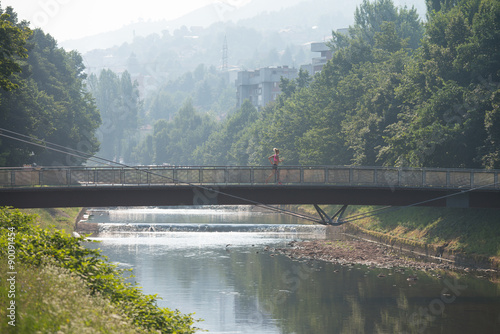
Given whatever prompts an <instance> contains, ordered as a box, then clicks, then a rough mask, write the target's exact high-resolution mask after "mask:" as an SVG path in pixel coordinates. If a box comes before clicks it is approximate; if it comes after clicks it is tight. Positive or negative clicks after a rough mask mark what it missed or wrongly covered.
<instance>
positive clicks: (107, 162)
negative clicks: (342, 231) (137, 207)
mask: <svg viewBox="0 0 500 334" xmlns="http://www.w3.org/2000/svg"><path fill="white" fill-rule="evenodd" d="M4 131H5V132H8V133H11V134H14V135H17V136H20V137H24V138H27V139H31V140H36V141H39V142H42V143H43V144H40V143H35V142H33V141H28V140H24V139H21V138H16V137H13V136H9V135H6V134H4V133H2V132H4ZM0 136H3V137H6V138H10V139H13V140H17V141H20V142H23V143H26V144H30V145H34V146H38V147H42V148H45V149H48V150H52V151H55V152H59V153H62V154H67V155H70V156H73V157H77V158H80V159H87V160H90V161H93V162H96V163H101V164H104V165H108V166H111V167H114V166H120V167H124V168H130V169H134V170H136V171H139V172H142V173H146V174H149V175H154V176H158V177H161V178H165V179H168V180H170V181H172V182H175V183H180V184H186V185H189V186H191V187H193V188H197V189H202V190H205V191H208V192H210V193H216V194H219V195H224V196H228V197H231V198H234V199H238V200H241V201H245V202H247V203H249V204H252V205H255V206H258V207H262V208H265V209H269V210H271V211H274V212H278V213H282V214H286V215H289V216H294V217H297V218H301V219H304V220H308V221H312V222H315V223H322V221H320V220H318V219H317V218H314V217H311V216H308V215H305V214H301V213H298V212H294V211H290V210H286V209H282V208H279V207H275V206H272V205H269V204H264V203H260V202H257V201H253V200H251V199H248V198H244V197H240V196H236V195H232V194H229V193H225V192H223V191H220V190H217V189H214V188H211V187H207V186H203V185H199V184H194V183H192V182H188V181H183V180H180V179H176V178H173V177H168V176H166V175H162V174H158V173H155V172H152V171H149V170H144V169H142V168H139V167H137V166H129V165H127V164H123V163H120V162H116V161H113V160H110V159H106V158H102V157H98V156H96V155H91V154H88V153H85V152H82V151H79V150H77V149H73V148H69V147H66V146H62V145H59V144H55V143H51V142H49V141H46V140H42V139H37V138H33V137H30V136H27V135H23V134H21V133H18V132H14V131H11V130H7V129H3V128H0ZM48 145H52V146H55V147H59V148H61V149H57V148H54V147H50V146H48ZM64 150H68V151H72V152H76V153H71V152H68V151H64Z"/></svg>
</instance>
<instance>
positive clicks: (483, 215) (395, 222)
mask: <svg viewBox="0 0 500 334" xmlns="http://www.w3.org/2000/svg"><path fill="white" fill-rule="evenodd" d="M339 208H340V206H336V205H332V206H325V207H324V208H323V209H324V210H325V211H326V212H327V213H329V214H330V215H333V214H334V213H335V212H336V211H337V210H338V209H339ZM378 208H379V207H376V206H350V207H348V209H347V211H346V213H345V214H344V217H350V216H354V215H357V214H362V213H368V212H372V211H374V210H376V209H378ZM306 210H307V211H308V212H310V213H315V209H314V208H312V209H311V208H306ZM351 224H353V225H355V226H357V227H360V228H362V229H363V230H366V231H373V232H378V233H382V234H385V235H387V236H390V237H395V238H400V239H404V240H408V241H414V242H418V243H421V244H426V245H435V246H439V247H444V248H445V249H446V250H448V251H453V252H459V253H463V254H467V255H482V256H486V257H490V258H495V259H497V260H500V210H495V209H461V208H432V207H407V208H397V207H395V208H391V209H388V210H385V211H379V212H377V214H376V215H373V216H370V217H367V218H363V219H359V220H354V221H352V222H351Z"/></svg>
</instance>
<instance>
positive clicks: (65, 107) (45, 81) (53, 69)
mask: <svg viewBox="0 0 500 334" xmlns="http://www.w3.org/2000/svg"><path fill="white" fill-rule="evenodd" d="M8 11H9V13H10V23H11V25H12V26H13V27H17V28H18V29H21V30H23V29H24V28H25V27H26V26H27V23H26V22H21V23H18V22H17V15H15V13H14V12H13V11H12V9H8ZM2 37H5V36H2ZM26 48H27V49H28V57H27V58H26V59H25V60H23V61H22V62H19V63H18V64H19V66H20V68H21V69H22V71H21V72H18V73H12V75H11V77H10V80H11V82H12V84H14V85H15V86H16V87H18V88H17V89H16V90H12V91H5V90H0V100H1V101H2V108H0V121H1V124H2V125H3V126H4V127H6V128H7V129H9V130H10V131H14V132H17V133H19V134H23V135H26V136H30V137H32V138H37V139H39V140H40V142H41V143H43V140H46V141H49V142H52V143H55V144H59V145H62V146H65V147H68V148H73V149H76V150H78V151H81V152H83V153H84V154H90V155H92V154H94V153H95V152H96V151H97V150H98V148H99V142H98V140H97V138H96V136H95V130H96V129H97V127H98V126H99V124H100V122H101V119H100V117H99V113H98V112H97V110H96V107H95V104H94V102H93V99H92V97H91V96H90V94H88V92H87V91H86V89H85V81H84V80H85V74H84V73H83V69H84V66H83V63H82V58H81V56H80V55H79V54H78V53H77V52H75V51H70V52H66V51H65V50H64V49H62V48H59V47H58V46H57V42H56V41H55V39H54V38H52V37H51V36H50V35H48V34H45V33H44V32H43V31H42V30H40V29H36V30H34V31H33V32H32V34H31V35H30V36H29V38H28V39H27V40H26ZM0 151H1V152H2V154H1V156H0V165H3V166H20V165H22V164H25V163H32V162H36V163H37V164H40V165H57V166H60V165H81V164H82V163H84V162H85V161H86V160H87V159H86V158H85V157H83V156H82V157H78V158H77V157H75V156H70V155H64V154H61V153H58V152H55V151H52V150H49V149H45V148H44V147H43V145H42V147H35V146H33V145H28V144H25V143H20V142H17V141H13V140H2V141H0ZM82 155H83V154H82Z"/></svg>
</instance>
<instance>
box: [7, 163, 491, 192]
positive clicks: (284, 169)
mask: <svg viewBox="0 0 500 334" xmlns="http://www.w3.org/2000/svg"><path fill="white" fill-rule="evenodd" d="M271 172H272V169H271V167H238V166H234V167H233V166H140V167H130V168H128V167H20V168H0V187H3V188H6V187H9V188H12V187H40V186H68V187H71V186H132V185H142V186H156V185H179V184H197V185H230V184H231V185H233V184H234V185H238V184H241V185H266V179H267V178H268V177H269V175H270V174H271ZM499 172H500V171H499V170H480V169H439V168H390V167H357V166H280V181H281V182H282V184H284V185H318V186H325V185H327V186H364V187H413V188H449V189H471V188H479V187H480V188H491V189H500V185H499V183H498V181H499V180H498V176H499ZM274 181H275V180H274V179H272V178H271V179H270V183H269V184H274Z"/></svg>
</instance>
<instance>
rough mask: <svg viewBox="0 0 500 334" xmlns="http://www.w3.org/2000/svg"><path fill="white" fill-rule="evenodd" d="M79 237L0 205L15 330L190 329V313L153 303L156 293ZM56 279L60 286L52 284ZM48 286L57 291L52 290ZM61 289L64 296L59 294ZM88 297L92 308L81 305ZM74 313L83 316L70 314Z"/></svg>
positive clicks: (2, 255) (1, 249)
mask: <svg viewBox="0 0 500 334" xmlns="http://www.w3.org/2000/svg"><path fill="white" fill-rule="evenodd" d="M84 243H85V238H84V237H72V236H70V235H68V234H66V233H65V232H64V230H49V229H43V228H41V227H39V226H37V225H36V217H35V216H34V215H27V214H23V213H21V212H20V211H19V210H14V209H9V208H0V259H1V260H2V265H1V268H4V269H5V270H3V271H2V272H3V273H5V272H7V270H6V268H5V267H4V266H5V264H7V263H8V261H7V257H8V255H9V252H8V251H9V249H13V250H14V251H13V252H11V253H13V254H14V255H15V260H14V264H13V266H14V268H17V269H18V271H19V273H20V281H18V282H17V283H16V289H17V291H16V293H17V295H16V296H17V297H16V302H17V301H19V304H18V308H17V317H18V318H17V324H18V325H19V327H17V328H21V329H22V330H24V331H22V330H21V332H26V333H27V332H30V333H34V332H37V331H38V330H42V331H46V332H57V331H59V330H64V331H65V332H69V333H81V331H79V330H81V328H76V327H74V326H75V325H76V324H83V325H84V327H86V328H91V329H92V330H94V331H95V330H97V329H98V328H103V329H106V330H109V331H110V332H112V330H111V329H110V328H114V327H116V328H121V327H123V328H125V329H126V330H127V331H126V332H157V331H159V332H161V333H194V331H195V328H193V326H192V325H193V323H194V319H193V318H192V316H191V315H183V314H181V313H180V312H179V311H178V310H170V309H167V308H160V307H158V306H157V304H156V296H154V295H153V296H152V295H145V294H143V293H142V291H141V289H140V288H139V287H137V286H136V285H135V283H129V282H126V281H125V279H124V277H123V276H122V273H123V271H122V270H118V269H117V268H116V266H115V265H113V264H111V263H110V262H108V261H107V259H106V258H105V257H103V256H101V255H100V251H99V250H98V249H90V248H87V247H85V244H84ZM9 244H10V245H11V247H9ZM10 255H12V254H10ZM11 269H12V268H11ZM24 269H26V271H24ZM37 276H38V278H35V277H37ZM42 278H46V279H47V280H42ZM3 281H4V282H2V284H1V286H0V291H1V292H2V293H1V295H2V296H4V297H6V296H7V294H6V291H7V290H6V289H8V287H7V282H5V280H3ZM21 282H26V285H21ZM62 285H65V286H66V288H65V289H62V290H58V288H59V287H61V286H62ZM51 292H54V293H55V294H58V295H59V296H52V295H50V293H51ZM65 292H67V293H68V296H64V295H62V294H63V293H65ZM33 296H36V298H32V297H33ZM90 297H92V298H90ZM94 297H95V298H94ZM72 299H73V300H74V301H75V304H74V305H75V306H76V309H78V310H76V309H75V313H74V314H72V313H70V312H69V309H68V308H67V304H68V302H69V300H72ZM89 300H92V303H94V304H95V306H96V307H98V309H96V310H91V309H89V308H88V305H86V302H87V301H89ZM0 303H1V304H2V307H1V310H0V315H1V316H2V318H3V319H6V313H5V312H7V303H9V299H8V298H2V299H0ZM75 306H71V307H75ZM100 312H103V314H108V315H109V316H110V318H111V320H112V321H110V322H109V324H106V323H105V322H106V321H102V319H100V318H101V316H102V315H101V314H100ZM80 315H81V316H85V317H87V318H84V319H76V317H78V316H80ZM0 326H3V327H0V328H2V333H4V332H8V331H7V330H8V328H9V327H7V326H9V325H8V323H7V322H6V321H3V322H2V323H1V324H0ZM108 326H109V327H108ZM120 332H121V331H120Z"/></svg>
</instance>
